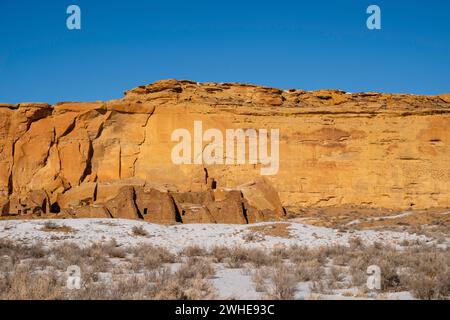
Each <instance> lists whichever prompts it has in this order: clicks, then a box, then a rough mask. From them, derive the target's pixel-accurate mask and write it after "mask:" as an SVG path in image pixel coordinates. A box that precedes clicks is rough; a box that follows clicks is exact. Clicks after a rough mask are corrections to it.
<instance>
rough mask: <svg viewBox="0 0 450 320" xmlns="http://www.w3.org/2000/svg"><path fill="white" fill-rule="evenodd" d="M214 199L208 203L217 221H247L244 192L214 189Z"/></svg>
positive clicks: (234, 222) (240, 222) (236, 222)
mask: <svg viewBox="0 0 450 320" xmlns="http://www.w3.org/2000/svg"><path fill="white" fill-rule="evenodd" d="M213 199H214V201H212V202H208V203H207V204H206V206H207V208H208V209H209V211H210V212H211V215H212V216H213V217H214V220H215V221H216V222H217V223H231V224H242V223H247V217H246V214H245V212H244V209H243V199H242V194H241V192H240V191H238V190H220V189H217V190H214V191H213Z"/></svg>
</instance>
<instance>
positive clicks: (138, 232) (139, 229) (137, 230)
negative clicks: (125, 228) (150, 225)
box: [131, 226, 149, 237]
mask: <svg viewBox="0 0 450 320" xmlns="http://www.w3.org/2000/svg"><path fill="white" fill-rule="evenodd" d="M131 231H132V233H133V235H134V236H139V237H148V235H149V234H148V232H147V230H145V229H144V227H143V226H134V227H133V229H131Z"/></svg>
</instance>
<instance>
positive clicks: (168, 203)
mask: <svg viewBox="0 0 450 320" xmlns="http://www.w3.org/2000/svg"><path fill="white" fill-rule="evenodd" d="M134 190H135V194H136V197H135V199H136V200H135V203H136V206H137V209H138V212H139V214H140V216H141V217H142V218H143V219H144V220H146V221H149V222H153V223H176V222H181V221H179V220H180V219H179V217H178V219H177V212H176V210H175V205H174V203H173V200H172V197H170V195H169V194H168V193H167V192H161V191H158V190H156V189H153V188H150V189H146V188H144V187H134Z"/></svg>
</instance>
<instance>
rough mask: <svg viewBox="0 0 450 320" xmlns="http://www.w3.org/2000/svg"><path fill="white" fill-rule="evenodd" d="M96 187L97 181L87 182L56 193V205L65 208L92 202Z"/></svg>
mask: <svg viewBox="0 0 450 320" xmlns="http://www.w3.org/2000/svg"><path fill="white" fill-rule="evenodd" d="M96 189H97V183H95V182H87V183H83V184H81V185H80V186H78V187H74V188H71V189H69V190H68V191H66V192H64V193H62V194H59V195H58V197H57V202H58V205H59V207H60V208H62V209H66V208H74V207H81V206H84V205H88V204H92V203H93V202H94V200H95V193H96Z"/></svg>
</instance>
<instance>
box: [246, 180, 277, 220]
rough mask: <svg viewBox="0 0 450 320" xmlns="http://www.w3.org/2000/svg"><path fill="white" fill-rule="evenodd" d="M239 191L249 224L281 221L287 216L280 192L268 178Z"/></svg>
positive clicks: (248, 184) (249, 184)
mask: <svg viewBox="0 0 450 320" xmlns="http://www.w3.org/2000/svg"><path fill="white" fill-rule="evenodd" d="M238 189H239V190H240V191H241V192H242V195H243V197H244V207H245V209H246V211H247V219H248V222H249V223H255V222H260V221H268V220H275V219H280V218H282V217H283V216H284V215H285V210H284V208H283V206H282V204H281V201H280V197H279V196H278V192H277V191H276V190H275V188H274V187H273V186H272V185H271V184H270V182H269V181H268V180H267V179H266V178H263V177H259V178H256V179H255V180H254V181H253V182H251V183H247V184H244V185H241V186H239V187H238Z"/></svg>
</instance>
